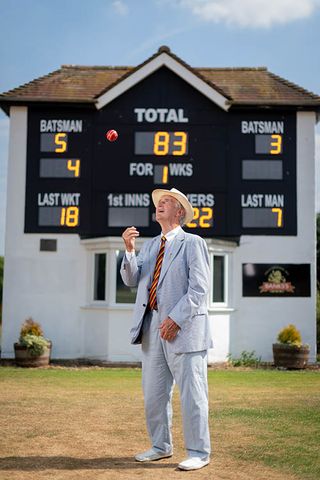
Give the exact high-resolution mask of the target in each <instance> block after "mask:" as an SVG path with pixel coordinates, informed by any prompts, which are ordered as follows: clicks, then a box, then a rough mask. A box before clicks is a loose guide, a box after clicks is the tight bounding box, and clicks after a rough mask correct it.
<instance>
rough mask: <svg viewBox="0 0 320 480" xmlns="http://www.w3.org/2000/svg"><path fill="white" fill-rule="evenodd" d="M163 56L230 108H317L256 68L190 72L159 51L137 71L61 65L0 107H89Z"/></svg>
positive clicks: (308, 96)
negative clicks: (42, 104)
mask: <svg viewBox="0 0 320 480" xmlns="http://www.w3.org/2000/svg"><path fill="white" fill-rule="evenodd" d="M162 52H166V53H167V54H168V55H171V56H172V57H173V58H174V59H175V60H177V61H178V62H180V63H181V64H182V65H183V66H185V67H186V68H188V69H189V70H191V71H192V72H193V73H194V74H195V75H197V76H198V77H200V78H201V79H202V80H204V81H205V82H207V83H208V84H209V85H211V86H212V88H214V89H216V90H217V91H219V93H221V94H222V95H224V96H225V97H226V98H227V99H228V100H229V101H230V103H231V105H239V106H240V105H243V106H250V105H266V106H268V105H270V106H272V105H274V106H275V105H278V106H280V105H291V106H297V107H309V108H314V109H317V110H318V109H319V108H320V96H318V95H315V94H314V93H311V92H308V91H307V90H305V89H303V88H301V87H299V86H298V85H295V84H293V83H291V82H288V81H287V80H285V79H283V78H281V77H278V76H277V75H274V74H273V73H271V72H269V71H268V70H267V69H266V68H265V67H260V68H199V67H197V68H193V67H190V66H189V65H187V64H186V63H185V62H183V61H182V60H181V59H180V58H178V57H177V56H176V55H174V54H172V53H171V52H170V50H169V49H168V47H160V49H159V51H158V52H157V53H156V54H155V55H153V56H152V57H151V58H150V59H148V60H146V61H145V62H144V63H143V64H141V65H138V66H137V67H113V66H105V67H103V66H92V67H90V66H77V65H62V67H61V68H60V69H59V70H56V71H54V72H52V73H50V74H48V75H46V76H44V77H40V78H37V79H35V80H33V81H31V82H30V83H27V84H25V85H22V86H20V87H17V88H15V89H13V90H9V91H8V92H6V93H3V94H0V106H2V107H3V108H4V109H6V107H7V106H8V105H10V104H17V103H18V104H26V103H30V102H63V103H64V102H66V103H74V102H77V103H79V102H80V103H92V104H94V103H95V102H96V99H97V98H98V97H99V96H100V95H101V94H102V93H104V92H106V91H107V90H108V89H110V87H112V86H114V85H116V84H117V83H119V82H121V81H122V80H123V79H124V78H126V77H128V76H129V75H130V74H131V73H133V72H134V71H137V70H138V69H139V68H140V67H141V66H142V65H145V64H146V63H148V62H149V61H150V60H151V59H153V58H155V57H157V56H158V55H159V54H160V53H162Z"/></svg>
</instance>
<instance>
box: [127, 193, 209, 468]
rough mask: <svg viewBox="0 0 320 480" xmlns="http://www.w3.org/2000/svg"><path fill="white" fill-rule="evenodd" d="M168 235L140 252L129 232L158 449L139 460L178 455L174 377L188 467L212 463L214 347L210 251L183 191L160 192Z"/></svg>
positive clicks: (159, 210)
mask: <svg viewBox="0 0 320 480" xmlns="http://www.w3.org/2000/svg"><path fill="white" fill-rule="evenodd" d="M152 199H153V203H154V205H155V207H156V220H157V222H158V223H159V224H160V226H161V229H162V232H161V235H159V236H157V237H155V238H153V239H151V240H148V241H146V242H145V243H144V244H143V246H142V248H141V250H140V253H139V255H138V256H136V255H135V239H136V237H137V236H139V232H138V231H137V229H136V228H135V227H134V226H132V227H129V228H127V229H126V230H125V231H124V232H123V235H122V237H123V240H124V243H125V246H126V254H125V255H124V258H123V261H122V264H121V276H122V279H123V281H124V283H125V284H126V285H127V286H130V287H134V286H137V285H138V290H137V298H136V303H135V307H134V314H133V328H132V329H131V337H132V340H131V341H132V343H134V344H137V343H141V345H142V385H143V393H144V401H145V413H146V423H147V428H148V432H149V436H150V440H151V444H152V446H151V449H149V450H147V451H146V452H143V453H140V454H137V455H136V457H135V459H136V460H137V461H139V462H145V461H154V460H160V459H162V458H167V457H171V456H172V453H173V446H172V435H171V419H172V406H171V403H172V402H171V401H172V392H173V386H174V383H176V384H177V385H178V387H179V390H180V399H181V407H182V419H183V430H184V439H185V447H186V450H187V454H188V457H187V458H186V459H185V460H183V461H182V462H181V463H179V465H178V468H179V469H181V470H196V469H199V468H202V467H204V466H205V465H208V463H209V459H210V435H209V428H208V386H207V349H208V348H210V347H212V341H211V335H210V331H209V323H208V314H207V293H208V289H209V257H208V250H207V246H206V243H205V241H204V240H203V239H202V238H201V237H199V236H198V235H193V234H190V233H186V232H184V230H183V229H182V228H181V226H182V225H184V224H186V223H188V222H191V220H192V218H193V208H192V205H191V204H190V202H189V201H188V199H187V197H186V196H185V195H184V194H183V193H182V192H180V191H179V190H177V189H175V188H172V189H171V190H164V189H156V190H154V191H153V192H152Z"/></svg>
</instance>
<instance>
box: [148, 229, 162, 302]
mask: <svg viewBox="0 0 320 480" xmlns="http://www.w3.org/2000/svg"><path fill="white" fill-rule="evenodd" d="M165 242H166V237H161V244H160V250H159V253H158V256H157V260H156V266H155V267H154V273H153V280H152V283H151V287H150V292H149V303H148V306H149V308H150V310H157V296H156V290H157V285H158V281H159V277H160V272H161V266H162V261H163V257H164V244H165Z"/></svg>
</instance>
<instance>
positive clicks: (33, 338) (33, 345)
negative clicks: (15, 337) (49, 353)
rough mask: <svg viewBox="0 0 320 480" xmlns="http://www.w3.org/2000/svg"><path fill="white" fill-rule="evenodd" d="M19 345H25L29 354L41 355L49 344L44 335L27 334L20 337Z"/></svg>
mask: <svg viewBox="0 0 320 480" xmlns="http://www.w3.org/2000/svg"><path fill="white" fill-rule="evenodd" d="M20 345H23V346H24V347H27V349H28V351H29V352H30V354H31V355H32V356H34V357H37V356H38V355H42V354H43V352H44V351H45V349H46V348H48V347H49V345H50V344H49V341H48V340H46V339H45V338H44V337H41V336H39V335H31V334H27V335H25V336H24V337H20Z"/></svg>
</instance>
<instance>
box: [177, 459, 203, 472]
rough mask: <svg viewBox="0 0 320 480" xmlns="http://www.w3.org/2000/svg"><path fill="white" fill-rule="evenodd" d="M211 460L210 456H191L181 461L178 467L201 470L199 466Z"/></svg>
mask: <svg viewBox="0 0 320 480" xmlns="http://www.w3.org/2000/svg"><path fill="white" fill-rule="evenodd" d="M209 462H210V459H209V457H205V458H201V457H189V458H187V460H184V461H183V462H181V463H179V465H178V468H180V470H199V468H202V467H205V466H206V465H208V464H209Z"/></svg>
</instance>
